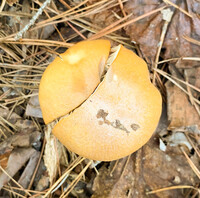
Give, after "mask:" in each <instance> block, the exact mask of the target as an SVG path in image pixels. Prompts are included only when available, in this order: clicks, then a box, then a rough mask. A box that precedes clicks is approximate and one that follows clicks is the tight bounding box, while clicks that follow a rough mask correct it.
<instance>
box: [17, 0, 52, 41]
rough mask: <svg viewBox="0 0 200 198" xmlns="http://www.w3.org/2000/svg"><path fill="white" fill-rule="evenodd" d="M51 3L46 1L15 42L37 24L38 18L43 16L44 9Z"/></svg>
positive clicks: (18, 34) (49, 0) (48, 0)
mask: <svg viewBox="0 0 200 198" xmlns="http://www.w3.org/2000/svg"><path fill="white" fill-rule="evenodd" d="M50 2H51V0H46V1H45V2H44V3H43V4H42V6H41V7H40V9H38V11H37V12H36V14H35V15H34V16H33V18H32V19H31V20H30V22H29V23H28V24H27V25H26V26H25V27H24V28H23V29H22V30H20V31H19V32H18V33H17V34H16V36H15V38H14V39H15V41H17V40H19V39H20V38H22V36H23V34H24V33H25V32H26V31H27V30H28V29H29V28H30V27H31V26H32V25H33V24H34V23H35V21H36V20H37V18H38V17H39V16H40V15H41V14H42V12H43V10H44V8H45V7H46V6H47V5H48V4H49V3H50Z"/></svg>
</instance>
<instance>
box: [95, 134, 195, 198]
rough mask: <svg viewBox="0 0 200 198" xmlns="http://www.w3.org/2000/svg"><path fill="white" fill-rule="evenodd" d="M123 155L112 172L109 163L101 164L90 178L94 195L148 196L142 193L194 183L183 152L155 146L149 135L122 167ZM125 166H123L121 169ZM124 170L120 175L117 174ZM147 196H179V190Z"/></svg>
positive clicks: (155, 140)
mask: <svg viewBox="0 0 200 198" xmlns="http://www.w3.org/2000/svg"><path fill="white" fill-rule="evenodd" d="M125 162H126V158H124V159H121V160H120V161H119V163H118V164H117V166H116V168H115V171H114V172H113V176H111V175H110V171H111V169H112V167H110V168H109V169H107V168H106V167H105V166H104V167H102V168H101V169H100V171H99V175H98V176H97V177H96V178H95V180H94V186H93V190H94V194H93V196H92V198H97V197H99V198H100V197H106V198H111V197H113V198H114V197H116V195H118V197H122V198H123V197H128V196H129V197H133V198H141V197H143V198H145V197H149V196H148V195H147V194H146V193H147V192H148V191H151V190H156V189H160V188H164V187H169V186H176V185H194V184H195V182H197V178H196V176H195V175H194V173H193V172H192V171H191V168H190V166H189V164H188V162H187V161H186V159H185V157H184V156H183V155H177V154H175V153H173V149H172V150H171V153H167V154H166V153H164V152H162V151H161V150H159V148H158V140H157V138H155V137H154V138H152V139H151V140H150V141H149V142H148V143H147V144H146V145H145V146H144V147H143V148H142V149H140V150H139V151H138V152H137V153H135V154H133V155H132V156H131V158H130V160H129V162H128V164H127V165H126V167H125ZM124 168H125V170H124ZM123 170H124V173H123V176H121V174H122V171H123ZM150 197H152V198H153V197H155V198H158V197H160V198H164V197H178V198H183V197H184V195H183V192H182V191H181V190H171V191H164V192H160V193H156V194H152V195H151V196H150Z"/></svg>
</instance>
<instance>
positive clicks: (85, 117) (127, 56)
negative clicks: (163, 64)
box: [53, 46, 162, 161]
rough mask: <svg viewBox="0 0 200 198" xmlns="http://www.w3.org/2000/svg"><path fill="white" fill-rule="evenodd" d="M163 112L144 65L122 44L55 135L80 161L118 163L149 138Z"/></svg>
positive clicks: (62, 120) (55, 130) (55, 131)
mask: <svg viewBox="0 0 200 198" xmlns="http://www.w3.org/2000/svg"><path fill="white" fill-rule="evenodd" d="M161 108H162V99H161V95H160V93H159V91H158V90H157V89H156V88H155V87H154V86H153V85H152V84H151V82H150V79H149V72H148V69H147V65H146V63H145V62H144V61H143V60H142V59H141V58H140V57H138V56H137V55H136V54H134V53H133V52H132V51H130V50H128V49H126V48H124V47H123V46H121V47H120V50H119V52H118V55H117V57H116V58H115V60H114V62H113V63H112V65H111V66H110V68H109V70H108V72H107V73H106V75H105V78H104V80H103V81H102V82H101V83H100V84H99V86H98V87H97V89H96V90H95V92H94V93H93V94H92V95H91V96H90V97H89V98H88V99H87V100H86V101H85V102H84V103H83V104H82V105H81V106H79V107H78V108H77V109H75V110H74V111H73V112H72V113H71V114H69V115H68V116H66V117H64V118H63V119H61V120H60V121H59V122H58V124H56V126H55V127H54V129H53V134H54V135H55V136H56V137H57V138H58V139H59V140H60V141H61V142H62V143H63V144H64V145H65V146H66V147H67V148H68V149H69V150H71V151H73V152H75V153H77V154H79V155H81V156H83V157H86V158H89V159H93V160H99V161H111V160H116V159H119V158H122V157H125V156H127V155H129V154H131V153H133V152H134V151H136V150H138V149H139V148H140V147H142V146H143V145H144V144H145V143H146V142H147V141H148V140H149V139H150V137H151V136H152V134H153V132H154V131H155V129H156V127H157V124H158V122H159V118H160V115H161Z"/></svg>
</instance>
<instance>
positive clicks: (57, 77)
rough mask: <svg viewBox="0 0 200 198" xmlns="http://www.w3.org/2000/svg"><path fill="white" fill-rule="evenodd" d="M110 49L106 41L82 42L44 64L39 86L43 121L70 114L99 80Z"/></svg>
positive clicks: (88, 94) (47, 121) (46, 121)
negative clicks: (49, 62)
mask: <svg viewBox="0 0 200 198" xmlns="http://www.w3.org/2000/svg"><path fill="white" fill-rule="evenodd" d="M109 52H110V42H109V41H108V40H95V41H82V42H79V43H78V44H76V45H74V46H72V47H71V48H69V49H68V50H67V51H66V52H65V53H63V54H61V55H60V56H58V57H56V58H55V59H54V61H53V62H52V63H51V64H50V65H49V66H48V67H47V69H46V70H45V72H44V74H43V76H42V79H41V82H40V87H39V101H40V107H41V110H42V114H43V119H44V121H45V123H46V124H47V123H49V122H51V121H53V120H55V119H57V118H59V117H60V116H63V115H65V114H67V113H69V112H70V111H72V110H73V109H74V108H76V107H77V106H79V105H80V104H81V103H82V102H83V101H84V100H86V99H87V98H88V97H89V96H90V94H91V93H92V92H93V91H94V89H95V88H96V87H97V85H98V84H99V82H100V78H101V75H102V72H103V70H104V67H105V63H106V60H107V58H108V55H109Z"/></svg>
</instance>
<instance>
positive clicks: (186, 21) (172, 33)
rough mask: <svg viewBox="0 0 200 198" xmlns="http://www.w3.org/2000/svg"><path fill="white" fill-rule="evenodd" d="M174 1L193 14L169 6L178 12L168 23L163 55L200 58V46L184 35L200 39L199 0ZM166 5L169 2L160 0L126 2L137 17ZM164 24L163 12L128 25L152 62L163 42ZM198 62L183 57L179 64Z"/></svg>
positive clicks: (182, 65) (182, 66) (131, 36)
mask: <svg viewBox="0 0 200 198" xmlns="http://www.w3.org/2000/svg"><path fill="white" fill-rule="evenodd" d="M170 1H171V2H173V3H174V4H176V5H177V6H178V7H180V8H181V9H183V10H185V11H187V12H188V13H189V15H191V16H192V17H189V16H187V15H186V14H184V13H183V12H182V11H180V10H178V9H175V8H174V7H172V6H169V8H170V9H171V10H172V11H173V12H174V14H173V17H172V19H171V22H170V23H169V24H168V28H167V32H166V36H165V39H164V43H163V46H162V47H163V48H164V49H165V52H164V54H163V58H165V59H168V58H177V57H178V58H179V57H188V56H189V57H198V56H199V54H200V47H199V46H198V45H195V44H192V43H190V42H188V41H186V40H185V39H184V38H183V36H189V37H192V38H194V39H196V40H200V19H199V18H198V16H197V14H198V13H199V7H200V3H199V2H197V1H195V0H192V1H179V0H170ZM163 5H165V3H163V1H160V0H150V1H149V0H136V1H135V0H130V1H128V2H127V3H126V4H125V5H124V9H125V11H126V12H127V13H128V14H130V13H132V17H133V18H136V17H138V16H140V15H142V14H144V13H148V12H150V11H152V10H154V9H156V8H158V7H161V6H163ZM163 24H164V20H163V17H162V13H156V14H154V15H151V16H150V17H146V18H144V19H142V20H139V21H137V22H136V23H133V24H131V25H129V26H127V27H125V30H126V33H127V34H128V35H129V36H130V38H131V40H132V41H135V42H136V43H138V44H139V45H140V48H141V50H142V52H143V54H144V56H145V57H146V58H147V59H150V60H151V61H152V62H154V61H155V56H156V52H157V49H158V46H159V45H160V37H161V32H162V28H163ZM197 64H198V62H197V61H183V60H180V61H179V62H177V67H178V68H185V67H192V66H195V65H197Z"/></svg>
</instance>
